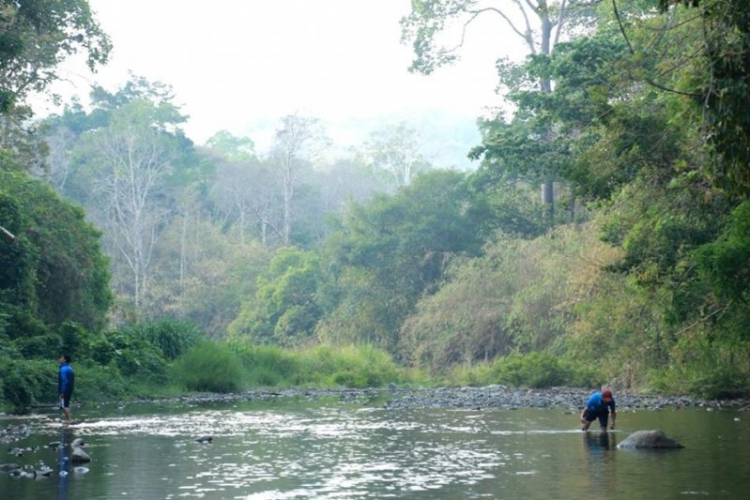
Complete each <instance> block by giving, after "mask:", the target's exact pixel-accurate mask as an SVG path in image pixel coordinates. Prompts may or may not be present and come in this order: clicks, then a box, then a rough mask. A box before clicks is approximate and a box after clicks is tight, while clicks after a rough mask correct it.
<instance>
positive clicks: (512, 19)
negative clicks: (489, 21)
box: [401, 0, 597, 221]
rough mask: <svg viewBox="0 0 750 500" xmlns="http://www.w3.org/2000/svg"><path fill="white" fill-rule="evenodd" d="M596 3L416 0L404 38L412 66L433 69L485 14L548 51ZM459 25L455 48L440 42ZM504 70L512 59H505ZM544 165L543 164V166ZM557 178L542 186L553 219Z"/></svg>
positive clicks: (543, 83) (531, 47)
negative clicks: (555, 181)
mask: <svg viewBox="0 0 750 500" xmlns="http://www.w3.org/2000/svg"><path fill="white" fill-rule="evenodd" d="M595 3H597V2H596V1H595V0H592V1H586V0H559V1H552V2H550V1H547V0H488V1H482V0H413V1H412V11H411V13H410V14H409V15H408V16H405V17H404V18H402V19H401V28H402V42H405V43H406V42H411V44H412V47H413V50H414V55H415V58H414V61H413V62H412V64H411V67H410V71H413V72H419V73H423V74H426V75H428V74H430V73H432V72H433V71H434V70H435V69H436V68H438V67H440V66H442V65H444V64H450V63H452V62H454V61H455V60H456V58H457V54H458V50H459V49H460V48H461V46H462V45H463V42H464V37H465V35H466V31H467V29H468V27H469V25H470V24H471V23H473V22H474V21H475V20H476V19H477V18H479V17H480V16H488V15H494V16H496V17H497V18H498V19H499V21H500V22H501V23H502V24H501V25H503V26H505V27H506V28H508V29H510V31H511V32H512V33H513V34H515V35H516V36H518V37H520V38H521V40H522V41H523V42H524V44H525V45H526V48H527V50H528V54H530V55H541V56H549V55H551V54H552V53H553V51H554V48H555V45H556V44H557V42H558V41H559V40H560V39H561V36H562V33H563V32H564V31H565V29H566V28H569V27H571V26H572V25H573V21H574V19H575V16H574V14H577V13H578V12H580V10H581V9H584V8H587V7H589V6H590V5H591V4H595ZM456 25H458V26H459V28H460V32H461V35H460V38H459V40H458V41H457V42H456V43H454V44H453V45H452V46H450V47H446V46H445V44H443V43H442V42H441V39H440V35H442V34H444V32H446V31H451V30H452V29H454V28H455V26H456ZM498 66H499V67H500V68H501V72H502V69H503V68H504V67H507V66H508V62H507V60H506V61H502V60H501V61H500V62H499V63H498ZM537 83H538V85H539V88H540V90H541V91H542V92H550V91H551V90H552V82H551V80H550V79H549V77H548V76H546V75H541V76H540V78H539V79H538V80H537ZM552 134H553V132H552V131H551V130H550V131H546V132H545V133H544V134H543V135H542V137H540V139H542V140H548V139H549V138H550V137H551V135H552ZM541 167H542V169H544V168H545V167H544V166H541ZM553 181H554V178H552V177H548V178H547V179H546V180H545V182H544V183H543V185H542V199H543V202H544V205H545V207H546V216H547V218H548V220H549V221H552V220H553V219H554V184H553Z"/></svg>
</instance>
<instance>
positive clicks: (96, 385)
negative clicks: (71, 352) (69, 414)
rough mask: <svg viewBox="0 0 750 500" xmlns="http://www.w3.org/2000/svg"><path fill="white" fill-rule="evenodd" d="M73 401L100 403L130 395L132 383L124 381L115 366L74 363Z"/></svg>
mask: <svg viewBox="0 0 750 500" xmlns="http://www.w3.org/2000/svg"><path fill="white" fill-rule="evenodd" d="M73 365H74V366H73V369H74V370H75V374H76V383H75V390H74V392H73V399H74V400H76V401H91V400H93V401H97V400H98V401H101V400H106V399H112V398H121V397H123V396H126V395H131V394H132V392H131V390H130V389H131V386H132V382H130V381H128V380H126V379H125V378H124V377H123V376H122V374H121V373H120V370H119V369H118V368H117V366H116V365H114V364H113V365H98V364H95V363H91V362H87V363H76V362H75V360H73Z"/></svg>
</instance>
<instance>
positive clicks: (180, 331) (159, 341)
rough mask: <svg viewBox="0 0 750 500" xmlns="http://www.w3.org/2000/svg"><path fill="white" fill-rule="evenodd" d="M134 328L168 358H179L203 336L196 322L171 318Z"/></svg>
mask: <svg viewBox="0 0 750 500" xmlns="http://www.w3.org/2000/svg"><path fill="white" fill-rule="evenodd" d="M134 330H135V332H136V334H137V335H139V336H140V337H141V338H142V339H144V340H145V341H147V342H149V343H150V344H152V345H154V346H156V347H157V348H159V350H161V353H162V355H163V356H164V357H165V358H166V359H168V360H174V359H177V358H179V357H180V356H181V355H182V354H184V353H186V352H187V351H189V350H190V348H191V347H193V346H194V345H195V344H196V343H197V342H198V341H199V340H200V339H201V338H202V337H203V335H202V334H201V332H200V330H199V329H198V327H197V326H196V325H195V323H191V322H189V321H181V320H176V319H171V318H165V319H161V320H159V321H150V322H147V323H143V324H141V325H139V326H138V327H136V328H135V329H134Z"/></svg>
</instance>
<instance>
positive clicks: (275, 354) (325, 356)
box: [227, 340, 413, 388]
mask: <svg viewBox="0 0 750 500" xmlns="http://www.w3.org/2000/svg"><path fill="white" fill-rule="evenodd" d="M227 346H228V348H229V349H230V350H232V351H233V352H234V353H235V354H236V355H237V356H238V357H239V359H240V360H241V361H242V365H243V366H244V368H245V383H246V385H247V386H250V387H321V388H322V387H357V388H362V387H380V386H383V385H387V384H389V383H391V382H395V383H402V382H407V381H411V380H412V379H413V377H412V376H411V374H409V373H408V372H407V371H406V370H404V369H403V368H400V367H398V366H397V365H396V363H395V362H394V361H393V360H392V359H391V357H390V356H389V355H388V354H387V353H385V352H384V351H380V350H378V349H375V348H373V347H367V346H359V347H351V346H346V347H331V346H318V347H313V348H309V349H303V350H295V351H291V350H284V349H281V348H279V347H273V346H257V345H253V344H251V343H249V342H244V341H240V340H233V341H231V342H230V343H228V344H227Z"/></svg>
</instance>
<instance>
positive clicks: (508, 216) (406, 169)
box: [0, 0, 750, 407]
mask: <svg viewBox="0 0 750 500" xmlns="http://www.w3.org/2000/svg"><path fill="white" fill-rule="evenodd" d="M518 9H522V11H520V12H519V11H518ZM498 14H500V16H498ZM481 16H495V17H498V19H500V21H499V22H498V29H500V30H503V32H504V33H507V36H508V37H520V39H521V40H522V41H523V43H524V44H525V45H526V48H527V55H526V57H525V58H524V59H522V60H521V61H520V62H516V61H512V60H510V59H505V58H501V59H499V60H498V61H497V78H498V89H499V90H498V91H499V92H500V93H501V94H502V95H503V96H504V98H505V100H506V101H507V105H508V107H507V110H505V111H498V112H497V114H496V115H495V116H493V117H490V118H481V119H478V120H477V127H478V130H479V131H480V133H481V141H480V142H479V143H478V144H476V145H475V146H474V147H473V148H471V149H470V150H467V151H466V155H467V156H468V157H469V158H471V159H472V160H473V161H474V162H475V164H476V166H477V167H476V169H475V170H473V171H469V172H467V171H460V170H456V169H453V168H451V165H450V164H441V163H440V160H439V159H428V158H426V156H425V155H424V154H423V153H422V152H421V151H420V148H419V141H418V138H417V135H418V134H417V131H416V130H415V128H414V127H413V126H412V125H410V124H409V123H407V122H401V123H396V124H393V125H389V126H386V127H384V128H382V129H378V130H374V131H373V132H372V133H371V134H370V136H369V138H368V139H367V140H366V141H364V142H363V143H362V144H361V145H360V146H359V147H357V148H354V149H353V150H351V151H348V152H347V153H345V154H341V155H339V156H337V157H336V158H333V159H332V158H331V157H330V155H326V154H324V153H325V152H326V151H328V150H330V147H331V145H332V140H331V139H330V138H329V136H328V134H327V132H326V128H325V123H324V122H323V121H322V120H320V119H318V118H316V117H314V116H307V115H304V114H301V113H297V114H292V115H288V116H283V117H280V118H279V120H278V123H277V128H276V133H275V135H274V138H273V143H272V145H271V146H270V147H269V148H264V149H263V150H261V148H259V147H257V146H256V143H255V142H254V141H253V139H252V138H251V137H242V136H237V135H233V134H232V133H230V132H228V131H226V130H220V131H217V132H216V133H215V134H214V135H213V136H212V137H211V138H210V139H209V140H208V141H206V143H205V144H203V145H198V144H195V143H193V142H192V141H191V140H190V139H189V138H188V137H187V136H186V135H185V133H184V131H183V129H182V128H181V127H182V125H183V124H184V123H185V121H186V119H187V117H186V116H185V115H184V114H183V112H182V111H181V109H180V107H179V106H178V105H177V104H176V103H175V98H174V95H173V93H172V90H171V88H170V86H169V84H168V83H163V82H155V81H148V80H147V79H145V78H143V77H139V76H136V75H132V77H131V78H130V80H128V81H126V82H123V83H122V85H121V86H120V87H119V88H118V89H117V90H114V91H112V90H107V89H105V88H103V87H100V86H98V85H93V86H92V88H91V90H90V100H91V105H90V106H89V105H83V104H82V103H81V102H79V101H78V100H75V99H73V100H71V101H70V102H67V103H65V106H64V110H63V111H62V112H61V113H59V114H54V115H51V116H45V117H37V115H35V113H34V110H33V109H32V107H31V105H30V104H29V102H28V97H29V95H30V94H31V93H32V92H44V91H46V89H48V87H49V86H50V85H51V84H52V82H54V81H55V80H56V79H58V78H59V74H58V73H57V71H58V67H59V65H60V64H61V61H63V60H64V59H65V57H67V56H71V55H74V54H77V55H79V56H81V55H82V56H84V57H85V58H86V60H87V61H88V63H89V65H90V66H91V67H92V68H95V67H97V66H101V65H104V64H106V63H107V61H108V57H109V54H110V52H111V50H112V44H111V41H110V39H109V37H108V35H107V34H106V33H105V32H103V31H102V29H101V27H100V26H99V24H98V22H97V20H96V17H95V14H94V13H93V12H92V11H91V9H90V7H89V5H88V2H87V1H86V0H62V1H34V2H32V1H25V0H0V120H1V123H2V133H1V134H0V230H1V231H2V234H0V236H2V238H0V404H1V405H2V406H5V407H24V406H29V405H31V404H37V403H44V402H50V401H54V400H55V397H56V389H57V363H56V360H57V359H58V358H59V357H60V354H61V353H68V354H70V355H71V356H72V359H73V365H74V366H75V369H76V374H77V375H76V377H77V378H76V380H77V384H78V385H77V389H76V394H77V396H76V397H77V398H78V399H83V400H85V399H106V398H114V397H127V396H147V395H150V396H153V395H155V394H165V393H180V392H185V391H218V392H228V391H238V390H243V389H248V388H251V387H289V386H307V387H313V386H314V387H339V386H347V387H366V386H384V385H388V384H390V383H397V384H414V385H430V384H453V385H489V384H508V385H513V386H520V387H552V386H566V385H567V386H578V387H597V386H599V385H600V384H607V385H608V386H610V387H613V388H615V389H631V390H639V391H654V392H658V393H662V394H691V395H699V396H702V397H711V398H718V397H739V396H747V395H748V394H749V393H750V331H749V330H748V327H747V325H748V324H750V307H749V306H748V299H750V201H749V200H748V196H749V195H750V168H748V162H749V161H750V114H748V110H749V109H750V78H749V77H748V75H749V74H750V1H748V0H658V1H656V0H654V1H650V0H633V1H628V2H623V1H619V2H618V1H595V0H588V1H587V0H567V1H566V0H560V1H547V0H532V1H529V2H511V1H495V2H489V3H488V2H482V1H479V0H412V2H411V12H410V13H408V15H406V16H404V17H403V18H402V20H401V30H402V37H403V39H402V42H403V43H404V44H407V45H408V46H410V47H412V49H413V62H412V65H411V67H410V68H404V71H407V70H408V71H413V72H416V73H422V74H425V75H429V74H430V73H431V72H433V71H435V70H436V69H437V68H438V67H440V66H442V65H446V64H451V63H452V62H453V61H454V60H455V58H456V57H458V55H459V53H460V48H451V47H448V46H445V45H444V44H443V43H442V38H441V33H442V32H443V31H444V30H445V29H447V27H448V26H449V25H456V24H457V25H459V26H463V27H464V29H465V30H466V31H470V30H471V29H472V26H471V23H472V21H473V20H474V19H476V18H478V17H481Z"/></svg>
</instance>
